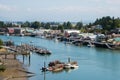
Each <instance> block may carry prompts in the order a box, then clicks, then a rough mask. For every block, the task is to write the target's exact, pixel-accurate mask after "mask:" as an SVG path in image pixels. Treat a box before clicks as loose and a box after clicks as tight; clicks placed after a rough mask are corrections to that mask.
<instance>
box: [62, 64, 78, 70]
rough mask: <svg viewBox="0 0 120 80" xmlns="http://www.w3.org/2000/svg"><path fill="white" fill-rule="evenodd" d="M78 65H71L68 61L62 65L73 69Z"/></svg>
mask: <svg viewBox="0 0 120 80" xmlns="http://www.w3.org/2000/svg"><path fill="white" fill-rule="evenodd" d="M78 67H79V66H78V65H74V64H73V65H72V64H70V63H68V64H65V66H64V68H65V69H75V68H78Z"/></svg>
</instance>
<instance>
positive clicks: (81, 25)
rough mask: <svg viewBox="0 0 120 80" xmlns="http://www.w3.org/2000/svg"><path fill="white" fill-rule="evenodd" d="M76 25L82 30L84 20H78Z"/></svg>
mask: <svg viewBox="0 0 120 80" xmlns="http://www.w3.org/2000/svg"><path fill="white" fill-rule="evenodd" d="M75 27H76V29H79V30H80V29H81V28H82V27H83V23H82V22H77V24H76V26H75Z"/></svg>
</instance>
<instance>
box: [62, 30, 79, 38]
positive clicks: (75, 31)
mask: <svg viewBox="0 0 120 80" xmlns="http://www.w3.org/2000/svg"><path fill="white" fill-rule="evenodd" d="M72 33H77V34H79V33H80V31H79V30H64V36H65V37H68V36H70V35H71V34H72Z"/></svg>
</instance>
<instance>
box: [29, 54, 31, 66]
mask: <svg viewBox="0 0 120 80" xmlns="http://www.w3.org/2000/svg"><path fill="white" fill-rule="evenodd" d="M30 58H31V57H30V54H29V66H30Z"/></svg>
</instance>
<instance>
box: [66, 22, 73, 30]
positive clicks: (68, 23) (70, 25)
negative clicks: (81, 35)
mask: <svg viewBox="0 0 120 80" xmlns="http://www.w3.org/2000/svg"><path fill="white" fill-rule="evenodd" d="M67 29H72V24H71V22H69V21H68V22H67Z"/></svg>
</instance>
